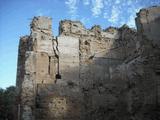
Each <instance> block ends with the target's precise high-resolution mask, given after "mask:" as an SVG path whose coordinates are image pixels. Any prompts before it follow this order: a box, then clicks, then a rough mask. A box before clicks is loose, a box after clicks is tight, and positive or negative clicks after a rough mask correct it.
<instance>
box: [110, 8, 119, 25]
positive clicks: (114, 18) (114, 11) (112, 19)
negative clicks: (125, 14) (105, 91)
mask: <svg viewBox="0 0 160 120" xmlns="http://www.w3.org/2000/svg"><path fill="white" fill-rule="evenodd" d="M119 14H120V11H119V9H118V7H116V6H113V7H112V11H111V17H110V18H109V19H108V21H109V22H111V23H112V24H115V23H116V22H118V17H119Z"/></svg>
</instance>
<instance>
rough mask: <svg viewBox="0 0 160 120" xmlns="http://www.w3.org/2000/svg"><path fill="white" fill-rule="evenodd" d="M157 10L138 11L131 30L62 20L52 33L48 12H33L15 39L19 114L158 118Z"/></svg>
mask: <svg viewBox="0 0 160 120" xmlns="http://www.w3.org/2000/svg"><path fill="white" fill-rule="evenodd" d="M159 11H160V7H151V8H146V9H142V10H140V12H139V13H138V14H137V18H136V25H137V31H136V30H135V29H131V28H129V27H128V26H127V25H123V26H122V27H121V28H114V27H109V28H107V29H105V30H102V29H101V27H100V26H98V25H95V26H93V27H92V28H91V29H86V28H85V27H84V26H83V24H82V23H81V22H79V21H70V20H64V21H61V22H60V26H59V36H58V37H54V36H53V35H52V27H51V26H52V24H51V23H52V20H51V18H48V17H34V18H33V20H32V22H31V25H30V27H31V34H30V35H29V36H24V37H21V38H20V43H19V54H18V68H17V91H18V95H19V96H18V98H19V99H18V104H17V106H18V107H17V108H18V109H17V113H18V115H17V119H19V120H97V119H98V120H113V119H118V120H129V119H137V118H139V119H146V118H147V119H149V118H151V117H152V118H155V119H157V116H158V114H159V109H157V106H158V105H159V104H160V95H159V91H160V88H159V80H160V76H159V75H160V71H159V70H160V67H159V65H160V63H159V61H160V52H159V50H160V44H159V43H160V41H159V38H160V34H159V29H160V26H159V25H160V21H159V20H160V14H159ZM150 111H151V112H150ZM155 111H156V112H155ZM152 113H153V114H152ZM146 114H147V115H146ZM157 120H158V119H157Z"/></svg>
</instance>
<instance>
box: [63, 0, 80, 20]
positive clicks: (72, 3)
mask: <svg viewBox="0 0 160 120" xmlns="http://www.w3.org/2000/svg"><path fill="white" fill-rule="evenodd" d="M65 4H66V5H67V7H68V8H69V14H70V15H71V18H72V19H76V17H77V9H78V8H77V4H78V0H66V2H65Z"/></svg>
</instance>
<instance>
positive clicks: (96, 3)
mask: <svg viewBox="0 0 160 120" xmlns="http://www.w3.org/2000/svg"><path fill="white" fill-rule="evenodd" d="M103 2H104V1H103V0H92V15H93V16H94V17H98V16H99V15H100V14H101V13H102V9H103V8H104V3H103Z"/></svg>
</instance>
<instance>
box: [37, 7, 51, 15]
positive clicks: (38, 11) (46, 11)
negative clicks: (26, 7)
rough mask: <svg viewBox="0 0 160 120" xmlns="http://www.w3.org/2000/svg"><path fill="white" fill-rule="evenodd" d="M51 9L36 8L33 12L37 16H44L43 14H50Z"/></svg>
mask: <svg viewBox="0 0 160 120" xmlns="http://www.w3.org/2000/svg"><path fill="white" fill-rule="evenodd" d="M50 13H51V11H50V10H43V9H38V10H37V11H36V12H35V14H36V15H37V16H45V15H50Z"/></svg>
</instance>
